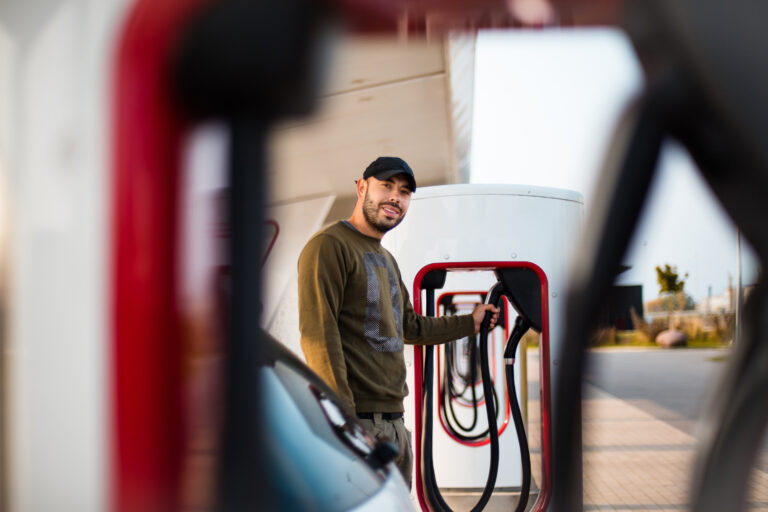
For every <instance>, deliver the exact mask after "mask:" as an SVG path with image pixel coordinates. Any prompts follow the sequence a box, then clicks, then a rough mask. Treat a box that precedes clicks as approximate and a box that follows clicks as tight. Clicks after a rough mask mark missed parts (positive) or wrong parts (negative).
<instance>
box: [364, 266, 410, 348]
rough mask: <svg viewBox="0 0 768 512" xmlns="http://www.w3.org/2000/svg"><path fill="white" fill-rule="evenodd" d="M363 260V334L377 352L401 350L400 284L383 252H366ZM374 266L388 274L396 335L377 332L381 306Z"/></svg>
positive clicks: (401, 313)
mask: <svg viewBox="0 0 768 512" xmlns="http://www.w3.org/2000/svg"><path fill="white" fill-rule="evenodd" d="M363 260H364V261H365V274H366V276H367V279H368V283H367V285H368V286H367V289H368V291H367V295H366V299H365V320H364V321H363V336H365V339H366V341H367V342H368V344H369V345H371V347H372V348H373V349H374V350H375V351H377V352H399V351H401V350H403V312H402V308H401V301H400V286H399V284H398V281H397V279H396V278H395V274H394V272H393V270H392V267H391V266H390V265H388V264H387V258H386V256H384V255H383V254H377V253H375V252H366V253H365V255H364V257H363ZM376 267H384V268H386V269H387V275H388V276H389V295H390V300H391V301H392V315H393V316H394V321H395V327H396V329H397V336H396V337H388V336H382V335H381V333H380V332H379V325H380V324H381V308H380V307H379V302H380V301H381V299H382V298H381V297H379V290H380V287H379V278H378V274H377V273H376Z"/></svg>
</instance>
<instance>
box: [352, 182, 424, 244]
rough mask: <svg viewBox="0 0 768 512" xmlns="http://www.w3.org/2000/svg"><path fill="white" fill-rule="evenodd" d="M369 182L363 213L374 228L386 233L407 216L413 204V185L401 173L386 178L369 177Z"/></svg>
mask: <svg viewBox="0 0 768 512" xmlns="http://www.w3.org/2000/svg"><path fill="white" fill-rule="evenodd" d="M367 183H368V185H367V187H366V190H365V198H364V200H363V215H364V216H365V220H366V222H368V224H369V225H370V226H371V227H372V228H373V229H375V230H376V231H378V232H379V233H382V234H383V233H386V232H387V231H389V230H390V229H392V228H394V227H395V226H397V225H398V224H400V222H402V220H403V217H405V212H406V211H408V205H410V204H411V194H412V192H411V187H410V185H409V184H408V180H406V179H405V177H403V176H402V175H400V174H397V175H395V176H391V177H390V178H387V179H386V180H379V179H376V178H368V180H367Z"/></svg>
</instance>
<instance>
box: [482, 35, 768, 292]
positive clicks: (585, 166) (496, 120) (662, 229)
mask: <svg viewBox="0 0 768 512" xmlns="http://www.w3.org/2000/svg"><path fill="white" fill-rule="evenodd" d="M642 88H643V75H642V70H641V68H640V65H639V63H638V62H637V59H636V57H635V55H634V52H633V50H632V47H631V44H630V43H629V41H628V39H627V38H626V37H625V36H624V35H623V33H621V32H620V31H618V30H613V29H566V30H551V31H541V30H537V31H534V30H531V31H520V30H516V31H488V32H481V33H480V34H479V36H478V40H477V48H476V57H475V100H474V119H473V135H472V157H471V169H472V170H471V175H470V181H471V182H472V183H510V184H512V183H518V184H528V185H540V186H548V187H557V188H565V189H571V190H575V191H577V192H579V193H581V194H582V196H583V197H584V205H585V213H586V214H587V215H585V219H586V218H588V213H589V208H590V205H591V204H592V199H593V195H594V188H595V185H596V183H597V180H598V175H599V169H600V166H601V164H602V159H603V155H604V154H605V152H606V149H607V148H608V146H609V144H610V137H611V134H612V132H613V130H614V127H615V125H616V123H617V121H618V119H619V117H620V116H621V113H622V111H623V110H624V109H625V108H626V106H627V105H628V103H629V102H630V101H631V100H632V98H634V97H636V96H637V95H638V94H639V93H640V91H642ZM658 171H659V172H657V176H656V181H655V182H654V185H653V187H652V193H651V196H650V199H649V201H648V203H647V206H646V208H645V211H644V213H643V218H642V219H641V221H640V224H639V226H638V229H637V230H636V232H635V237H634V239H633V241H632V244H631V247H630V248H629V250H628V253H627V255H626V257H625V263H626V264H627V265H630V266H632V268H631V269H630V270H628V271H626V272H624V273H623V274H621V276H620V278H619V280H618V281H617V283H619V284H642V285H643V300H644V301H647V300H650V299H653V298H655V297H657V296H658V291H659V287H658V283H657V282H656V272H655V270H654V267H655V266H656V265H663V264H665V263H668V264H670V265H673V266H676V267H677V269H678V271H679V273H680V274H681V277H682V275H683V274H685V273H688V278H687V279H686V285H685V290H686V292H688V293H689V294H690V295H692V296H693V298H694V299H695V300H697V301H698V300H701V299H703V298H705V297H707V295H708V294H710V293H711V294H712V295H718V294H721V293H723V292H724V291H725V290H726V288H727V286H728V284H729V276H730V279H731V282H732V283H733V285H734V286H735V285H736V279H737V261H738V258H737V249H736V246H737V242H736V228H735V226H734V225H733V223H732V222H731V221H730V220H729V219H728V217H727V216H726V214H725V213H724V211H723V210H722V208H721V207H720V205H719V204H718V203H717V201H716V199H715V198H714V196H713V195H712V193H711V192H710V191H709V189H708V188H707V186H706V184H705V183H704V182H703V180H702V179H701V178H700V177H699V176H698V171H697V169H696V167H695V165H694V164H693V162H692V161H691V159H690V157H689V156H688V154H687V152H686V151H685V149H684V148H682V147H681V146H679V145H678V144H676V143H674V142H673V141H669V142H668V143H666V144H665V146H664V149H663V151H662V156H661V159H660V163H659V170H658ZM755 261H756V260H755V258H754V254H753V253H752V251H751V249H750V248H749V247H748V245H747V243H746V241H744V240H743V239H742V259H741V265H742V283H743V284H744V285H747V284H751V283H754V282H755V280H756V275H757V265H756V263H755Z"/></svg>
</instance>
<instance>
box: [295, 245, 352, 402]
mask: <svg viewBox="0 0 768 512" xmlns="http://www.w3.org/2000/svg"><path fill="white" fill-rule="evenodd" d="M345 284H346V273H345V271H344V260H343V257H342V254H341V248H340V247H339V245H338V244H337V243H336V241H335V240H334V239H332V238H330V237H327V236H323V235H320V236H316V237H315V238H313V239H312V240H310V241H309V242H308V243H307V245H306V247H304V250H303V251H302V252H301V256H299V330H300V331H301V349H302V351H303V352H304V357H305V358H306V360H307V364H308V365H309V367H310V368H312V370H314V371H315V373H317V374H318V375H319V376H320V378H322V379H323V380H324V381H325V382H326V383H327V384H328V385H329V386H330V387H331V389H333V390H334V391H336V393H338V395H339V396H340V397H341V398H342V400H344V402H346V405H347V406H348V407H349V408H350V409H351V410H352V411H354V410H355V401H354V398H353V395H352V390H351V389H350V387H349V384H348V383H347V365H346V362H345V360H344V353H343V352H342V347H341V336H340V335H339V327H338V320H339V310H340V308H341V301H342V297H343V294H344V286H345Z"/></svg>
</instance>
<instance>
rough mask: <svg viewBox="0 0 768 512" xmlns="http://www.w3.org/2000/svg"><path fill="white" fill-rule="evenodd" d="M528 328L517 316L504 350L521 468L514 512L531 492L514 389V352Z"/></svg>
mask: <svg viewBox="0 0 768 512" xmlns="http://www.w3.org/2000/svg"><path fill="white" fill-rule="evenodd" d="M529 327H530V323H528V321H527V320H526V319H525V318H524V317H523V316H518V317H517V320H516V321H515V327H514V329H513V330H512V333H511V334H510V335H509V340H507V346H506V348H505V349H504V370H505V374H506V376H507V396H508V397H509V403H510V405H511V406H512V418H513V419H514V422H515V430H516V431H517V442H518V445H519V446H520V464H521V467H522V473H523V474H522V481H521V483H520V498H519V499H518V501H517V507H515V512H523V511H524V510H525V507H526V506H527V505H528V495H529V493H530V490H531V454H530V451H529V450H528V437H527V436H526V433H525V425H524V423H523V415H522V413H521V412H520V404H519V403H518V401H517V391H516V389H515V352H516V351H517V345H518V343H519V342H520V339H521V338H522V337H523V334H525V332H526V331H527V330H528V328H529Z"/></svg>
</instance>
